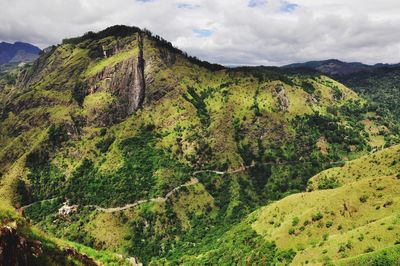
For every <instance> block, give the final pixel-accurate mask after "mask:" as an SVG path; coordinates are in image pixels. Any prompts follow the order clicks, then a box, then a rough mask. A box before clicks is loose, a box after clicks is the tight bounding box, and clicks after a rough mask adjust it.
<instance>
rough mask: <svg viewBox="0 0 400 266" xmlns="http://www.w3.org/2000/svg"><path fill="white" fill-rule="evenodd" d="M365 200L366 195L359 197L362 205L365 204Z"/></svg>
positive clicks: (366, 198)
mask: <svg viewBox="0 0 400 266" xmlns="http://www.w3.org/2000/svg"><path fill="white" fill-rule="evenodd" d="M367 200H368V195H365V194H364V195H362V196H361V197H360V202H362V203H365V202H367Z"/></svg>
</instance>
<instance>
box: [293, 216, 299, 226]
mask: <svg viewBox="0 0 400 266" xmlns="http://www.w3.org/2000/svg"><path fill="white" fill-rule="evenodd" d="M299 222H300V219H299V217H293V219H292V226H296V225H298V224H299Z"/></svg>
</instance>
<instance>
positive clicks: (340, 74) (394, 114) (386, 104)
mask: <svg viewBox="0 0 400 266" xmlns="http://www.w3.org/2000/svg"><path fill="white" fill-rule="evenodd" d="M283 69H287V70H291V71H299V70H301V69H303V70H304V69H308V70H315V71H318V72H319V73H323V74H326V75H328V76H330V77H332V78H333V79H335V80H338V81H340V82H342V83H343V84H345V85H346V86H347V87H349V88H350V89H352V90H354V91H355V92H357V93H359V94H360V95H361V96H363V97H365V98H367V99H368V100H369V102H370V104H369V107H368V108H369V109H370V110H372V111H374V112H376V113H377V114H378V115H379V116H380V117H381V118H382V119H385V118H386V117H388V116H389V117H391V118H390V119H387V121H385V122H384V123H385V124H386V125H387V126H388V127H398V123H399V121H400V109H399V105H398V104H397V103H398V102H399V101H400V94H399V93H400V88H399V77H400V66H399V64H392V65H390V64H376V65H365V64H361V63H346V62H342V61H339V60H334V59H331V60H325V61H311V62H306V63H299V64H292V65H288V66H284V67H283ZM393 120H396V121H397V123H396V124H392V123H391V121H393Z"/></svg>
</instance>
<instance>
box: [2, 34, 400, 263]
mask: <svg viewBox="0 0 400 266" xmlns="http://www.w3.org/2000/svg"><path fill="white" fill-rule="evenodd" d="M139 53H140V54H142V53H143V60H144V61H145V65H146V72H145V73H146V75H145V76H146V77H145V82H146V84H145V85H146V86H145V95H144V105H143V106H142V107H141V108H139V110H137V111H135V112H134V113H133V114H132V115H128V114H130V113H131V112H130V110H131V109H129V108H130V107H132V103H133V102H134V101H135V100H137V97H138V96H139V95H137V92H138V91H140V89H143V88H137V86H139V85H138V84H137V83H134V82H132V81H133V80H134V79H135V78H136V76H135V75H137V73H138V72H140V71H142V69H139V68H138V67H139V65H140V64H137V57H138V55H139ZM19 71H21V73H23V74H20V76H18V73H19ZM12 75H15V77H16V79H15V80H14V81H13V80H11V81H10V79H9V78H7V77H4V78H0V80H2V82H1V83H0V106H1V109H0V111H1V118H0V179H1V183H2V184H1V186H0V198H1V202H2V203H1V204H2V205H4V208H8V209H12V207H17V208H18V207H21V206H23V205H28V204H29V205H28V206H25V208H24V215H25V216H26V217H28V218H29V219H30V220H31V222H32V224H33V225H34V226H36V227H37V228H40V229H41V230H43V231H45V232H48V233H49V234H51V235H52V236H55V237H58V238H61V239H66V240H69V241H73V242H74V243H71V245H73V246H75V248H76V249H77V250H79V251H82V252H84V253H87V254H90V257H92V258H95V259H96V260H98V261H100V262H103V263H104V264H105V265H108V264H111V265H113V263H114V264H115V263H118V260H116V261H117V262H115V260H114V258H115V256H114V255H112V254H113V252H116V253H118V254H123V256H125V257H137V258H138V259H139V260H140V261H142V262H144V263H145V264H154V265H159V264H162V263H165V264H168V263H170V264H186V265H193V264H194V265H204V264H208V265H209V264H213V265H214V264H217V265H220V264H221V265H232V264H255V265H259V264H262V265H268V264H270V265H276V264H278V265H288V264H290V263H294V264H296V263H306V262H308V263H310V264H312V263H331V262H332V263H334V262H337V261H342V260H344V259H345V258H355V257H356V256H360V255H361V254H363V253H364V251H365V250H368V248H369V247H371V248H373V250H374V251H371V252H370V253H368V254H373V253H375V252H378V251H379V250H381V249H383V248H387V247H390V246H392V245H394V243H395V241H398V240H399V237H398V235H397V234H398V230H399V227H398V223H395V222H394V220H395V219H396V217H397V216H396V215H397V214H396V213H395V210H397V209H398V207H399V205H398V204H399V200H398V193H397V192H398V191H397V190H396V189H398V178H397V177H396V175H398V173H399V172H400V168H399V162H400V159H399V156H398V149H399V146H393V147H391V148H389V149H386V150H383V151H380V152H376V153H372V154H369V153H370V152H373V151H374V150H375V149H378V148H381V147H383V146H388V145H391V144H393V143H396V141H397V135H398V131H397V128H396V127H395V126H394V125H395V121H394V120H392V118H391V117H382V116H381V113H380V112H379V111H378V110H377V109H376V110H375V109H374V110H372V109H371V105H370V103H369V102H367V101H366V100H364V99H362V98H360V97H359V96H358V95H357V94H355V93H354V92H353V91H351V90H349V89H348V88H346V87H345V86H343V85H342V84H340V83H338V82H336V81H334V80H332V79H330V78H328V77H325V76H321V75H315V74H309V73H303V74H302V73H293V72H288V71H285V70H282V69H279V68H269V67H257V68H249V67H244V68H237V69H224V68H223V67H221V66H218V65H212V64H209V63H206V62H201V61H199V60H197V59H195V58H191V57H188V56H187V55H186V54H185V53H183V52H181V51H179V50H177V49H176V48H173V47H172V45H171V44H170V43H168V42H167V41H165V40H163V39H162V38H161V37H159V36H153V35H152V34H151V33H150V32H148V31H140V30H139V29H137V28H127V27H123V26H116V27H111V28H109V29H106V30H105V31H103V32H99V33H88V34H86V35H85V36H83V37H78V38H74V39H69V40H65V41H64V43H63V44H62V45H59V46H57V47H54V48H53V49H52V50H51V51H48V52H47V53H44V54H43V55H42V56H41V57H40V58H39V60H38V61H36V63H34V64H33V65H32V66H28V67H25V68H23V69H19V70H16V72H15V74H12ZM367 154H368V155H367ZM363 156H366V157H363ZM357 158H358V159H357ZM352 159H356V160H353V161H351V160H352ZM334 166H336V167H334ZM332 167H333V168H332ZM325 169H326V170H325ZM324 170H325V171H324ZM189 181H190V183H188V182H189ZM183 184H185V185H184V186H182V185H183ZM325 189H329V190H325ZM306 190H308V191H310V192H305V191H306ZM65 202H68V204H70V205H74V204H76V205H78V206H77V208H76V210H75V209H74V210H73V211H72V212H71V213H70V214H68V215H59V214H58V210H59V208H60V207H61V206H63V203H65ZM126 204H130V205H128V206H129V207H130V208H123V209H121V208H116V207H124V206H125V205H126ZM135 204H136V205H135ZM94 205H98V206H101V207H103V208H109V209H107V210H108V212H106V211H104V209H101V208H98V206H94ZM262 206H264V207H262ZM260 207H261V208H260ZM110 208H114V209H110ZM115 208H116V209H115ZM8 215H9V214H8V213H6V212H5V214H4V220H11V219H16V218H15V217H14V218H9V217H8ZM17 217H19V216H17ZM2 219H3V218H2ZM383 223H384V224H383ZM381 224H382V225H381ZM373 232H377V233H373ZM361 236H362V237H361ZM360 239H362V240H360ZM75 242H78V243H79V244H75ZM82 245H84V246H82ZM91 248H93V249H96V250H98V251H95V250H93V249H91ZM339 250H340V252H338V251H339Z"/></svg>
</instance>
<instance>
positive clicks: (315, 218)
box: [311, 212, 324, 222]
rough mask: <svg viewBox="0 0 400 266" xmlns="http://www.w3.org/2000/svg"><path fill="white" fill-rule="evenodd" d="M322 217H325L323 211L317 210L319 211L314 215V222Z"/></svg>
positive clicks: (312, 218)
mask: <svg viewBox="0 0 400 266" xmlns="http://www.w3.org/2000/svg"><path fill="white" fill-rule="evenodd" d="M322 218H324V215H323V214H322V213H321V212H317V213H315V214H313V215H312V217H311V220H312V221H313V222H316V221H319V220H321V219H322Z"/></svg>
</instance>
